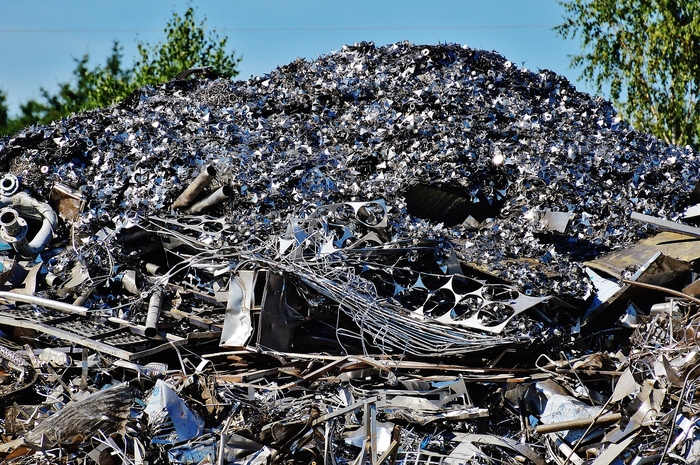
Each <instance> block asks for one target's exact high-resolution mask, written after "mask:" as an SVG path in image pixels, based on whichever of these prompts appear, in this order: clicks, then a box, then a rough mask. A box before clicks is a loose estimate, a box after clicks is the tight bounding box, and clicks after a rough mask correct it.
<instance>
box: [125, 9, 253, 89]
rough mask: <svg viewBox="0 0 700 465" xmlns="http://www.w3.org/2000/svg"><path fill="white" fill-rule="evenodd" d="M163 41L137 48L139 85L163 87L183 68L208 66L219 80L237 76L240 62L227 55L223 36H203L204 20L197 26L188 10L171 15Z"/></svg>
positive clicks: (137, 81)
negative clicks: (161, 85)
mask: <svg viewBox="0 0 700 465" xmlns="http://www.w3.org/2000/svg"><path fill="white" fill-rule="evenodd" d="M165 32H166V41H165V42H164V43H160V44H156V45H154V46H151V45H149V44H144V43H140V44H139V45H138V52H139V57H140V58H139V61H137V62H136V64H135V66H134V83H135V84H136V85H137V86H138V87H141V86H144V85H147V84H162V83H164V82H166V81H168V80H169V79H172V78H173V77H175V76H176V75H177V74H178V73H179V72H181V71H184V70H186V69H190V68H195V67H202V66H209V67H211V68H212V71H214V72H216V73H217V74H218V75H220V76H222V77H234V76H236V75H238V71H237V69H236V67H237V66H238V63H239V62H240V61H241V59H240V58H236V56H235V53H234V52H231V53H230V54H227V53H226V41H227V39H226V37H224V38H223V39H220V38H219V37H218V35H217V34H216V32H215V31H210V32H209V35H208V36H207V35H206V34H205V24H204V21H202V22H201V23H199V24H197V22H196V20H195V17H194V10H193V9H192V8H191V7H190V8H188V9H187V11H186V12H185V14H184V15H183V16H180V15H178V14H177V13H174V14H173V17H172V19H171V20H170V21H169V22H168V25H167V26H166V28H165Z"/></svg>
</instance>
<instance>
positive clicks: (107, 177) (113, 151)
mask: <svg viewBox="0 0 700 465" xmlns="http://www.w3.org/2000/svg"><path fill="white" fill-rule="evenodd" d="M205 71H206V70H205ZM201 73H202V70H201V69H195V70H189V71H184V72H183V73H181V74H180V75H179V76H178V77H177V78H176V79H174V80H172V81H170V82H168V83H167V84H165V85H163V86H160V87H145V88H142V89H140V90H138V91H137V92H135V93H134V94H133V95H131V96H130V97H129V98H127V99H126V100H125V101H123V102H122V103H120V104H119V105H117V106H114V107H110V108H106V109H100V110H94V111H90V112H85V113H83V114H80V115H75V116H73V117H71V118H68V119H65V120H62V121H57V122H55V123H52V124H51V125H48V126H33V127H30V128H26V129H24V130H23V131H21V132H20V133H18V134H16V135H14V136H13V137H7V138H4V139H1V140H0V174H2V176H3V177H1V178H0V207H2V209H1V210H0V239H2V241H3V242H2V244H0V245H1V247H0V265H1V268H0V300H2V302H3V305H2V306H0V330H2V335H1V336H2V337H3V339H1V340H0V357H1V358H2V372H0V396H1V398H2V400H3V404H2V406H3V412H0V413H2V415H1V416H2V420H1V421H0V429H1V430H2V433H3V434H2V437H3V441H2V445H0V454H1V455H2V457H3V459H4V461H5V462H7V463H86V464H87V463H98V464H107V463H125V464H126V463H129V464H132V463H133V464H143V463H217V464H226V463H230V464H251V465H252V464H263V463H289V464H291V463H328V464H358V465H360V464H365V463H371V464H373V465H378V464H381V463H390V464H394V463H401V464H409V463H431V464H451V465H455V464H467V463H468V464H475V463H493V462H495V461H499V462H504V463H534V464H536V465H541V464H545V463H552V462H554V463H558V464H569V463H571V464H576V465H579V464H584V463H595V464H596V465H600V464H608V463H613V461H614V460H622V461H623V462H624V463H633V464H639V465H641V464H642V463H648V462H651V461H654V462H655V463H689V462H690V463H694V462H696V461H698V460H700V431H697V428H696V424H697V421H698V419H699V418H700V417H698V415H699V414H698V412H699V411H700V407H699V406H698V403H697V400H696V399H695V397H694V394H695V392H696V388H697V384H698V381H697V379H698V375H699V373H700V371H699V370H698V366H699V365H700V362H699V360H700V355H699V352H698V348H697V334H698V331H699V330H698V327H699V323H698V321H699V317H698V316H697V315H698V313H697V311H698V304H699V303H700V301H699V300H698V299H697V298H696V295H697V294H696V293H695V290H696V289H697V287H698V284H697V282H698V281H697V280H695V278H696V274H695V273H696V272H697V269H696V268H695V266H696V265H695V264H696V263H698V259H700V246H698V245H697V242H698V240H697V237H698V236H697V234H696V231H695V230H696V229H697V228H695V227H693V226H690V225H679V224H678V223H676V222H677V221H678V220H680V219H686V220H688V221H692V219H693V218H694V216H693V213H692V212H693V211H694V210H693V208H688V209H687V210H686V208H687V207H692V206H693V204H696V203H698V202H699V201H700V196H698V192H697V185H698V180H699V179H700V157H698V156H697V154H696V153H695V152H694V151H693V150H692V149H690V148H679V147H674V146H670V145H667V144H664V143H662V142H661V141H658V140H657V139H655V138H653V137H652V136H650V135H648V134H644V133H639V132H637V131H634V130H633V129H632V128H630V127H629V126H627V125H626V124H625V123H624V122H622V121H621V119H620V118H619V117H617V116H616V114H615V111H614V109H613V108H612V106H611V104H610V103H609V102H606V101H603V100H602V99H600V98H595V97H591V96H590V95H587V94H583V93H581V92H578V91H576V89H575V88H574V87H573V86H571V85H570V84H569V82H568V81H567V80H566V79H565V78H564V77H562V76H559V75H556V74H555V73H552V72H550V71H548V70H540V71H537V72H532V71H530V70H527V69H523V68H518V67H517V66H515V65H514V64H513V63H512V62H510V61H508V60H506V59H505V58H503V57H502V56H500V55H498V54H497V53H494V52H486V51H483V50H475V49H471V48H469V47H466V46H459V45H453V44H441V45H430V46H415V45H412V44H410V43H397V44H393V45H388V46H384V47H376V46H375V45H374V44H372V43H364V42H363V43H360V44H355V45H354V46H346V47H343V48H342V49H341V50H339V51H337V52H334V53H332V54H329V55H326V56H322V57H319V58H318V59H316V60H314V61H306V60H301V59H300V60H296V61H294V62H293V63H290V64H289V65H287V66H284V67H280V68H278V69H276V70H274V71H273V72H271V73H269V74H268V75H265V76H261V77H255V78H251V79H250V80H247V81H228V80H222V79H216V78H215V77H212V76H207V75H206V74H205V75H204V76H203V77H205V78H206V79H192V78H190V77H191V75H199V74H201ZM210 77H211V78H212V79H210ZM695 209H697V207H695ZM659 225H661V226H663V227H664V228H666V229H669V228H670V229H671V230H672V231H675V232H673V233H665V234H666V235H658V236H653V233H654V232H655V227H656V226H659ZM668 234H673V236H670V235H668ZM652 236H653V237H652ZM669 237H672V238H673V239H669ZM640 239H644V240H643V241H640ZM668 296H673V299H672V300H671V299H669V298H668ZM618 457H619V458H618Z"/></svg>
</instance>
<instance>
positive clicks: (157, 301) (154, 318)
mask: <svg viewBox="0 0 700 465" xmlns="http://www.w3.org/2000/svg"><path fill="white" fill-rule="evenodd" d="M162 306H163V290H162V289H157V290H156V291H155V292H154V293H153V294H152V295H151V300H149V302H148V313H147V314H146V324H145V325H144V326H146V330H145V332H144V335H145V336H146V337H149V338H150V337H155V335H156V334H158V319H159V318H160V310H161V308H162Z"/></svg>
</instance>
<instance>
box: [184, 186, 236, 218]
mask: <svg viewBox="0 0 700 465" xmlns="http://www.w3.org/2000/svg"><path fill="white" fill-rule="evenodd" d="M232 195H233V189H232V188H231V186H222V187H221V188H219V189H218V190H217V191H215V192H214V193H213V194H211V195H210V196H209V197H207V198H206V199H203V200H200V201H199V202H197V203H195V204H194V205H192V206H191V207H190V208H188V209H187V210H186V211H185V213H187V214H188V215H194V214H197V213H201V212H203V211H204V210H206V209H208V208H211V207H213V206H214V205H216V204H218V203H221V202H223V201H224V200H227V199H229V198H230V197H231V196H232Z"/></svg>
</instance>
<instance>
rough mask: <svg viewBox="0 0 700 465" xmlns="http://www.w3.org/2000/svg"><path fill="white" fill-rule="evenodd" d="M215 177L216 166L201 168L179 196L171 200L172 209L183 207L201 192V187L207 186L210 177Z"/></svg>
mask: <svg viewBox="0 0 700 465" xmlns="http://www.w3.org/2000/svg"><path fill="white" fill-rule="evenodd" d="M214 177H216V168H214V167H213V166H212V165H209V166H207V167H206V168H204V170H202V172H201V173H199V175H198V176H197V177H196V178H195V180H194V181H192V184H190V185H189V186H188V187H187V189H185V191H184V192H183V193H182V194H180V196H179V197H178V198H177V199H175V201H174V202H173V208H174V209H179V208H184V207H186V206H187V205H189V204H190V203H192V201H193V200H194V199H195V197H197V194H199V193H200V192H202V189H204V188H205V187H207V185H208V184H209V183H210V182H211V180H212V179H214Z"/></svg>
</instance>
